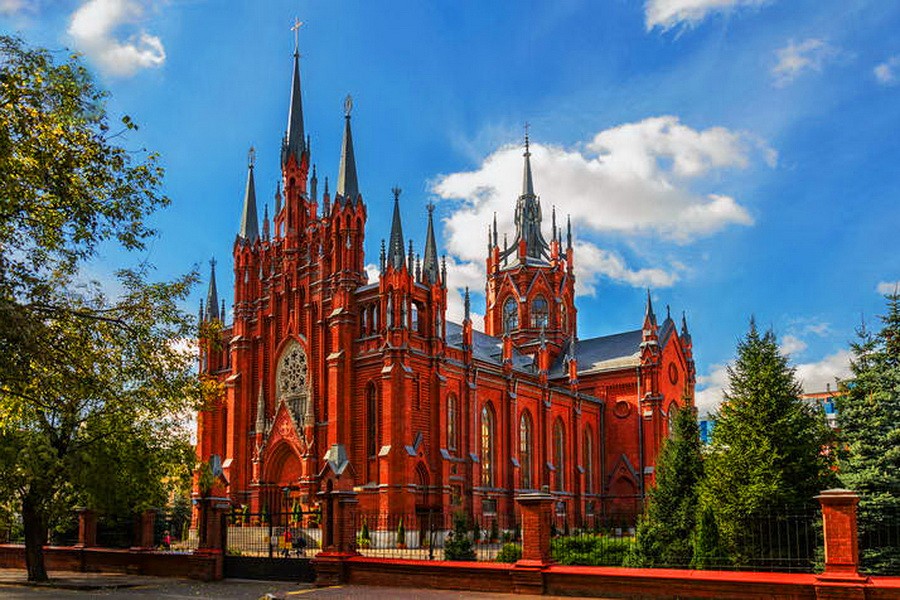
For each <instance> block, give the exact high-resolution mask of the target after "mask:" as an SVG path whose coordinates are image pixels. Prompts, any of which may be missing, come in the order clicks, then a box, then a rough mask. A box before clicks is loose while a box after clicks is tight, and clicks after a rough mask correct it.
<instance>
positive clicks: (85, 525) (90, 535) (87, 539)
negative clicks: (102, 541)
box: [75, 508, 97, 548]
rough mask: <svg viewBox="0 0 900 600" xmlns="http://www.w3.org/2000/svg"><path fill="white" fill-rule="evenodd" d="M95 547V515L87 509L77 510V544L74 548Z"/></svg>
mask: <svg viewBox="0 0 900 600" xmlns="http://www.w3.org/2000/svg"><path fill="white" fill-rule="evenodd" d="M96 545H97V513H96V512H94V511H93V510H91V509H89V508H80V509H78V543H77V544H75V547H76V548H93V547H95V546H96Z"/></svg>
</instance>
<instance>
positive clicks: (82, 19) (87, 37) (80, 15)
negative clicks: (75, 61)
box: [68, 0, 166, 77]
mask: <svg viewBox="0 0 900 600" xmlns="http://www.w3.org/2000/svg"><path fill="white" fill-rule="evenodd" d="M143 14H144V6H143V5H142V4H141V2H139V1H138V0H87V1H86V2H84V3H83V4H82V5H81V6H80V7H79V8H78V10H76V11H75V12H74V13H73V14H72V18H71V20H70V22H69V29H68V33H69V35H70V36H72V39H73V40H74V42H75V46H76V47H77V48H78V49H79V50H81V51H83V52H84V53H85V54H86V55H87V56H88V57H89V58H90V59H92V60H93V61H95V62H96V63H97V65H98V66H99V68H100V69H101V70H102V71H103V72H105V73H108V74H110V75H116V76H122V77H127V76H131V75H134V74H135V73H136V72H137V71H138V70H139V69H145V68H148V67H159V66H161V65H162V64H163V63H164V62H165V60H166V51H165V48H164V47H163V43H162V41H161V40H160V39H159V38H158V37H157V36H154V35H150V34H149V33H147V32H146V31H144V30H143V29H136V30H134V31H133V32H132V33H131V34H130V35H128V36H127V38H125V39H120V37H117V35H116V34H117V33H118V32H119V31H120V29H122V28H123V27H125V26H129V25H130V26H133V25H135V24H136V23H138V22H139V21H140V20H141V17H142V16H143ZM132 29H133V27H132Z"/></svg>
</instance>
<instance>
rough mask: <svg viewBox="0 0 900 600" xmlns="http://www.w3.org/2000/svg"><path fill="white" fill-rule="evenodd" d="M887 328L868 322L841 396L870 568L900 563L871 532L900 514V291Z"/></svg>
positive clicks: (843, 471)
mask: <svg viewBox="0 0 900 600" xmlns="http://www.w3.org/2000/svg"><path fill="white" fill-rule="evenodd" d="M886 300H887V308H888V310H887V314H886V315H884V316H882V317H881V323H882V328H881V330H880V331H879V332H878V333H876V334H874V335H873V334H872V333H871V332H869V331H867V330H866V328H865V326H863V327H861V328H860V330H859V332H858V340H857V341H856V342H855V343H854V344H852V347H851V350H852V352H853V359H852V361H851V370H852V373H853V379H852V380H851V381H850V382H848V383H847V384H846V385H845V386H844V390H845V391H846V394H845V395H843V396H839V397H838V399H837V409H838V415H837V418H838V424H839V425H840V431H841V438H842V439H841V441H842V446H841V450H842V451H841V453H840V479H841V483H842V484H843V485H844V486H845V487H847V488H850V489H852V490H854V491H856V492H857V493H858V494H859V495H860V503H859V528H860V538H861V540H860V541H861V543H860V547H861V549H862V554H863V555H862V560H863V565H864V567H868V568H874V569H878V568H880V567H881V566H883V565H885V564H888V563H890V562H891V561H893V562H894V564H900V548H896V544H894V546H895V547H894V548H893V549H891V548H886V547H882V548H877V547H874V546H875V544H873V543H871V541H870V539H869V538H870V536H872V535H873V534H875V535H877V533H878V530H879V529H881V528H882V522H881V521H882V519H885V518H891V517H892V518H894V519H896V518H898V517H900V294H898V293H896V292H895V293H893V294H889V295H887V296H886Z"/></svg>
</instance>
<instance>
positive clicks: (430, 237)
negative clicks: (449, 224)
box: [422, 204, 441, 285]
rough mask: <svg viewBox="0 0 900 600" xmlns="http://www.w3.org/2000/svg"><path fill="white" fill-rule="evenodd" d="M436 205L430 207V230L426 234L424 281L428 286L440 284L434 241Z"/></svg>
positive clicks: (423, 267) (423, 263) (423, 264)
mask: <svg viewBox="0 0 900 600" xmlns="http://www.w3.org/2000/svg"><path fill="white" fill-rule="evenodd" d="M433 215H434V204H429V205H428V230H427V231H426V232H425V257H424V260H423V262H422V281H423V283H425V284H426V285H434V284H435V283H439V282H440V281H441V280H440V273H439V271H438V257H437V242H436V241H435V239H434V221H433Z"/></svg>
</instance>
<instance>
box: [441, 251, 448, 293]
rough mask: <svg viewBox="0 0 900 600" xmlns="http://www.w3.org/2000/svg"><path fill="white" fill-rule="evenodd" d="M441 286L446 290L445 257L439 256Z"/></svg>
mask: <svg viewBox="0 0 900 600" xmlns="http://www.w3.org/2000/svg"><path fill="white" fill-rule="evenodd" d="M441 286H442V287H443V288H445V289H446V288H447V255H446V254H444V255H443V256H441Z"/></svg>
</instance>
